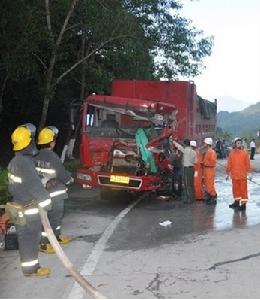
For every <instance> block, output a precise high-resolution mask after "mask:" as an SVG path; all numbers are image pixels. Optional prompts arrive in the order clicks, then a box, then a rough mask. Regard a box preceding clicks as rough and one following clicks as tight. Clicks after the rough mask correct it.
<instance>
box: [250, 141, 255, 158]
mask: <svg viewBox="0 0 260 300" xmlns="http://www.w3.org/2000/svg"><path fill="white" fill-rule="evenodd" d="M255 147H256V146H255V139H252V140H251V142H250V160H254V156H255Z"/></svg>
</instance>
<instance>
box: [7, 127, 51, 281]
mask: <svg viewBox="0 0 260 300" xmlns="http://www.w3.org/2000/svg"><path fill="white" fill-rule="evenodd" d="M11 140H12V143H13V150H14V152H15V156H14V158H13V159H12V160H11V161H10V163H9V165H8V181H9V183H8V190H9V192H10V194H11V195H12V198H13V200H12V204H13V207H14V208H16V207H17V206H20V207H21V208H22V212H21V211H19V213H18V215H19V217H21V218H22V217H23V218H24V220H25V221H24V223H23V224H22V225H21V223H17V224H15V228H16V232H17V238H18V243H19V254H20V261H21V268H22V272H23V274H24V275H25V276H47V275H49V274H50V269H49V268H45V267H41V266H40V264H39V261H38V254H39V242H40V239H41V220H40V215H39V210H38V205H40V206H41V207H43V208H45V209H46V210H48V209H50V208H51V199H50V195H49V193H48V192H47V191H46V189H45V188H44V187H43V185H42V183H41V180H40V178H39V176H38V174H37V172H36V170H35V166H34V162H33V156H34V155H35V154H36V153H37V149H36V148H35V145H34V142H33V138H32V136H31V132H30V130H28V129H27V128H26V127H23V126H19V127H17V128H16V129H15V130H14V132H13V133H12V136H11Z"/></svg>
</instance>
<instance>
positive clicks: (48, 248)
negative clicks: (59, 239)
mask: <svg viewBox="0 0 260 300" xmlns="http://www.w3.org/2000/svg"><path fill="white" fill-rule="evenodd" d="M40 251H41V252H43V253H46V254H54V253H55V250H54V249H53V247H52V245H51V244H41V245H40Z"/></svg>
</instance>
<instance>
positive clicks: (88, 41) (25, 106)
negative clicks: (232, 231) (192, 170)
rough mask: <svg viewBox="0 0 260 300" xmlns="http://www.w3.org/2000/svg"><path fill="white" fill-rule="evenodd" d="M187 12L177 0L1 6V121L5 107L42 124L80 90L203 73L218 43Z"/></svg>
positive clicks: (57, 0) (21, 0) (48, 0)
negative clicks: (122, 81)
mask: <svg viewBox="0 0 260 300" xmlns="http://www.w3.org/2000/svg"><path fill="white" fill-rule="evenodd" d="M198 5H199V4H198ZM181 7H182V5H181V3H180V1H177V0H172V1H170V0H42V1H31V0H17V1H10V0H2V1H1V4H0V19H1V20H0V53H1V54H0V78H1V79H0V87H1V93H0V116H1V113H2V109H1V108H2V104H3V109H4V110H3V114H2V115H8V113H9V114H10V113H12V114H13V113H14V112H15V111H16V109H17V110H18V111H19V112H20V113H21V112H24V114H22V116H20V117H19V119H18V120H22V119H24V121H30V120H28V119H26V118H27V117H28V116H31V121H34V120H39V118H40V115H41V116H42V118H41V119H42V125H43V124H44V123H45V119H46V117H47V116H48V119H47V121H48V122H49V120H51V116H52V115H55V109H57V107H61V106H62V105H68V104H69V102H70V101H71V98H74V97H79V95H80V93H82V91H84V92H85V93H88V92H90V91H93V90H96V91H98V92H99V93H104V92H107V91H108V90H109V84H110V82H111V80H112V79H113V78H122V79H153V78H161V77H166V78H169V79H174V78H178V76H179V75H185V76H187V77H193V76H195V75H197V74H199V73H200V72H201V70H202V69H203V58H204V57H206V56H208V55H210V53H211V47H212V42H213V40H212V38H211V37H203V33H202V32H201V31H199V30H197V29H196V28H194V27H193V26H192V23H191V22H190V21H189V20H187V19H185V18H183V17H181ZM83 75H84V76H83ZM82 86H84V89H82ZM54 100H55V101H54ZM49 105H50V109H49ZM30 109H32V111H31V112H30ZM43 111H45V116H44V117H43ZM47 113H48V115H47ZM32 118H33V120H32ZM14 119H15V117H14Z"/></svg>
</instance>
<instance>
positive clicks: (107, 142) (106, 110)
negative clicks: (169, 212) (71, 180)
mask: <svg viewBox="0 0 260 300" xmlns="http://www.w3.org/2000/svg"><path fill="white" fill-rule="evenodd" d="M82 114H83V115H82V116H83V117H82V130H81V142H80V162H81V168H79V169H78V170H77V181H78V183H80V184H82V185H83V186H85V187H103V188H109V189H120V190H128V191H135V192H140V191H157V190H170V189H171V187H170V186H171V177H172V168H171V159H172V157H171V146H170V136H171V135H174V137H175V138H178V139H180V140H181V139H183V138H192V139H196V140H197V141H201V140H202V139H203V138H204V137H205V136H213V135H214V132H215V126H216V103H211V102H209V101H207V100H203V99H202V98H199V97H198V96H197V95H196V87H195V85H194V84H193V83H191V82H185V81H129V80H114V81H113V83H112V93H111V95H110V96H101V95H91V96H88V97H87V99H86V101H85V103H84V104H83V110H82ZM156 117H157V118H159V119H161V122H162V124H163V126H157V125H156V124H155V123H156V122H155V121H154V120H155V119H156ZM162 124H161V125H162ZM156 126H157V127H156Z"/></svg>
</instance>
